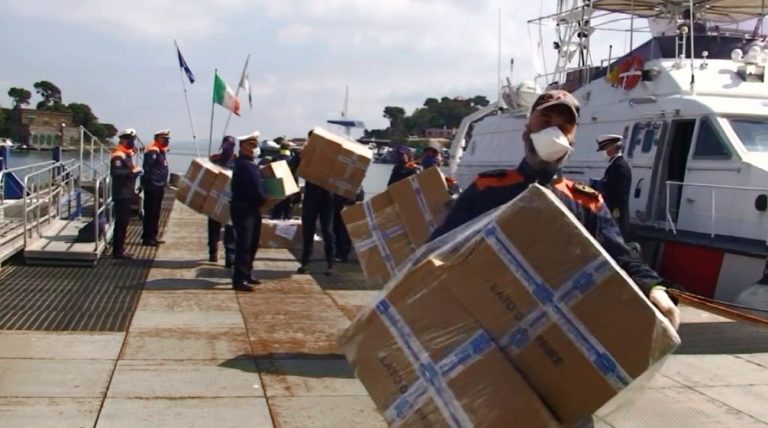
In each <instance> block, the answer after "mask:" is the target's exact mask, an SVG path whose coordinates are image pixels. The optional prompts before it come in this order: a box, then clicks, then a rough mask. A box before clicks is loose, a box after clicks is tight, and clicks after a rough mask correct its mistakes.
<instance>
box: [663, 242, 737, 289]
mask: <svg viewBox="0 0 768 428" xmlns="http://www.w3.org/2000/svg"><path fill="white" fill-rule="evenodd" d="M724 256H725V253H724V252H723V251H720V250H713V249H711V248H705V247H698V246H695V245H687V244H681V243H677V242H667V243H665V244H664V254H663V255H662V258H661V266H660V269H659V274H661V276H662V277H664V278H665V279H668V280H671V281H674V282H677V283H679V284H680V285H682V286H683V287H685V289H686V291H688V292H690V293H694V294H698V295H699V296H704V297H709V298H712V297H714V296H715V289H716V288H717V280H718V278H719V277H720V268H721V267H722V265H723V257H724Z"/></svg>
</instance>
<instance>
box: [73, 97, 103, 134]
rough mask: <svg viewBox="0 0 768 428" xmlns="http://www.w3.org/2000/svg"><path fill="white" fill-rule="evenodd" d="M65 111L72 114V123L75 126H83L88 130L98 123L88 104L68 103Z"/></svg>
mask: <svg viewBox="0 0 768 428" xmlns="http://www.w3.org/2000/svg"><path fill="white" fill-rule="evenodd" d="M67 109H68V110H69V111H70V112H72V122H73V123H74V124H75V125H77V126H84V127H85V128H86V129H89V128H90V127H91V126H93V124H95V123H98V122H99V119H98V118H97V117H96V115H95V114H93V111H92V110H91V107H90V106H89V105H88V104H83V103H69V105H67Z"/></svg>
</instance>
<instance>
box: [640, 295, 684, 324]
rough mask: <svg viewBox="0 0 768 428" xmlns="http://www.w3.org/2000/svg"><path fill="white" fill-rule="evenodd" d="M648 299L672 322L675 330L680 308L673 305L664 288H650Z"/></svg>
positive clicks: (678, 322) (678, 321)
mask: <svg viewBox="0 0 768 428" xmlns="http://www.w3.org/2000/svg"><path fill="white" fill-rule="evenodd" d="M648 299H649V300H650V301H651V303H653V304H654V305H655V306H656V308H658V310H659V311H661V313H662V314H664V316H665V317H667V319H668V320H669V322H671V323H672V326H673V327H674V328H675V330H677V329H678V328H679V327H680V309H678V308H677V306H675V304H674V303H673V302H672V299H670V298H669V294H667V291H666V289H664V288H663V287H658V288H653V289H651V294H650V295H649V296H648Z"/></svg>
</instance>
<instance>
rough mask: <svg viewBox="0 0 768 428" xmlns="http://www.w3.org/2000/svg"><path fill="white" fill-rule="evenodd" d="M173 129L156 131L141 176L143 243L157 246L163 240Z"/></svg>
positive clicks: (145, 156)
mask: <svg viewBox="0 0 768 428" xmlns="http://www.w3.org/2000/svg"><path fill="white" fill-rule="evenodd" d="M170 141H171V131H169V130H167V129H166V130H163V131H158V132H156V133H155V138H154V141H152V143H151V144H150V145H149V146H147V149H146V150H145V152H144V164H143V166H144V175H142V176H141V188H142V189H143V190H144V219H143V228H142V234H141V242H142V245H145V246H150V247H157V246H158V245H159V244H163V243H164V242H163V241H160V240H159V239H157V235H158V233H159V224H160V207H161V206H162V204H163V197H164V196H165V186H166V185H167V184H168V159H167V158H166V153H167V152H168V143H169V142H170Z"/></svg>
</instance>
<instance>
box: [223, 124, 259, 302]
mask: <svg viewBox="0 0 768 428" xmlns="http://www.w3.org/2000/svg"><path fill="white" fill-rule="evenodd" d="M258 146H259V133H258V131H257V132H254V133H253V134H251V135H248V136H246V137H242V138H240V155H239V156H238V157H237V159H236V160H235V168H234V171H233V172H232V200H231V202H230V212H231V215H232V224H233V225H234V227H235V234H236V235H237V243H236V244H235V272H234V275H233V276H232V288H233V289H235V290H238V291H253V287H251V284H260V283H261V282H260V281H259V280H257V279H254V278H253V277H251V270H252V269H253V259H254V257H256V251H257V250H258V249H259V237H260V235H261V211H260V208H261V206H262V205H263V204H264V201H265V200H266V197H265V195H264V191H263V190H262V188H261V172H260V171H259V166H258V165H256V162H255V156H256V154H257V153H256V150H257V149H258Z"/></svg>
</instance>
